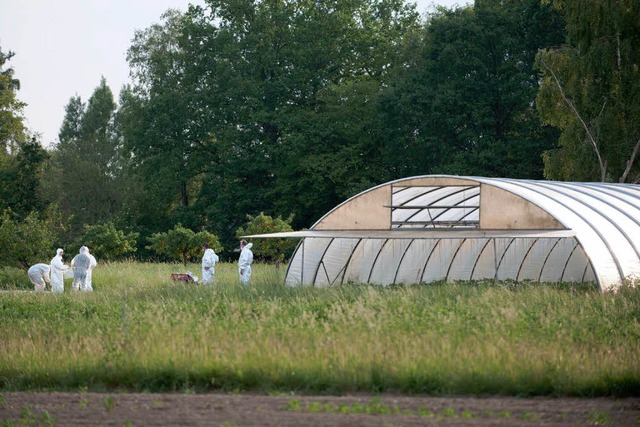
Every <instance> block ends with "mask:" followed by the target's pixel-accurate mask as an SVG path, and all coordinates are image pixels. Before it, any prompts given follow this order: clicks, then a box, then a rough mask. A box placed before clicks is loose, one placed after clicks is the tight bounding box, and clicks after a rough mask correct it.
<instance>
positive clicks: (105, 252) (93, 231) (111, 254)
mask: <svg viewBox="0 0 640 427" xmlns="http://www.w3.org/2000/svg"><path fill="white" fill-rule="evenodd" d="M138 236H139V233H128V234H125V232H124V231H122V230H118V229H117V228H116V227H115V226H114V225H113V223H111V222H108V223H105V224H97V225H85V227H84V234H83V235H82V237H81V238H80V239H79V240H78V241H77V245H78V246H81V245H86V246H88V247H89V248H90V249H91V253H92V254H94V255H95V256H96V257H98V258H103V259H105V260H109V261H111V260H115V259H119V258H122V257H123V256H126V255H128V254H131V253H133V252H135V251H136V240H137V239H138Z"/></svg>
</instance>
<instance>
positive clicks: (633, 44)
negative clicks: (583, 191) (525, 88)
mask: <svg viewBox="0 0 640 427" xmlns="http://www.w3.org/2000/svg"><path fill="white" fill-rule="evenodd" d="M553 4H554V5H555V6H556V7H557V8H559V9H560V10H562V11H563V12H564V13H565V14H566V17H567V38H566V44H565V45H563V46H562V47H558V48H553V49H546V50H543V51H542V52H540V54H539V55H538V65H539V67H540V70H541V72H542V73H543V77H544V79H543V82H542V85H541V88H540V92H539V93H538V97H537V101H536V103H537V107H538V110H539V112H540V115H541V117H542V118H543V119H544V121H545V122H546V123H549V124H551V125H553V126H555V127H557V128H558V129H560V131H561V135H560V139H559V141H558V148H557V149H554V150H549V151H547V152H546V154H545V175H546V176H547V177H548V178H550V179H559V180H599V181H619V182H640V160H639V159H638V155H639V154H640V68H639V67H640V47H639V46H640V35H639V33H638V19H639V17H640V4H639V3H638V2H637V1H635V0H621V1H616V2H607V1H590V0H577V1H565V0H554V1H553Z"/></svg>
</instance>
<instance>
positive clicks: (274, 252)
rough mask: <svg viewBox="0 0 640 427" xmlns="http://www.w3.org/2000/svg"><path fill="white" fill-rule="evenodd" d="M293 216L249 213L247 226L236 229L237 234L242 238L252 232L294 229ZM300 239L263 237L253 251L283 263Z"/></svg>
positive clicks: (276, 231) (277, 262) (265, 232)
mask: <svg viewBox="0 0 640 427" xmlns="http://www.w3.org/2000/svg"><path fill="white" fill-rule="evenodd" d="M292 221H293V216H290V217H289V218H287V219H283V218H282V217H280V216H278V217H276V218H272V217H270V216H269V215H265V214H264V212H260V214H258V215H256V216H251V215H247V224H246V226H245V227H240V228H238V230H237V231H236V236H237V237H238V238H241V237H242V236H247V235H252V234H268V233H279V232H287V231H293V229H292V228H291V222H292ZM297 242H298V239H292V238H281V239H263V240H261V242H260V245H257V246H256V247H255V248H254V250H253V252H254V254H255V255H257V256H260V257H263V258H265V259H267V260H271V261H275V262H276V264H277V265H279V264H280V263H282V262H283V261H284V260H285V258H286V257H288V256H289V255H291V253H292V252H293V249H294V248H295V246H296V244H297Z"/></svg>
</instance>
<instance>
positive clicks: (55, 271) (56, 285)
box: [51, 248, 69, 292]
mask: <svg viewBox="0 0 640 427" xmlns="http://www.w3.org/2000/svg"><path fill="white" fill-rule="evenodd" d="M63 254H64V251H63V250H62V248H58V249H57V250H56V256H54V257H53V259H52V260H51V292H64V272H65V271H67V270H68V269H69V266H67V265H65V264H64V262H63V261H62V255H63Z"/></svg>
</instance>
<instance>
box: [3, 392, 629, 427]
mask: <svg viewBox="0 0 640 427" xmlns="http://www.w3.org/2000/svg"><path fill="white" fill-rule="evenodd" d="M367 410H368V411H369V413H363V412H366V411H367ZM0 420H1V421H2V423H0V425H2V426H5V425H55V426H225V427H231V426H349V427H355V426H593V425H610V426H640V398H627V399H618V400H616V399H602V398H600V399H567V398H562V399H552V398H533V399H520V398H502V397H489V398H473V397H468V398H467V397H461V398H458V397H456V398H441V397H425V396H396V395H380V396H373V395H353V396H267V395H258V394H216V393H212V394H151V393H149V394H142V393H126V394H124V393H104V394H103V393H59V392H56V393H23V392H15V393H14V392H5V393H1V392H0Z"/></svg>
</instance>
